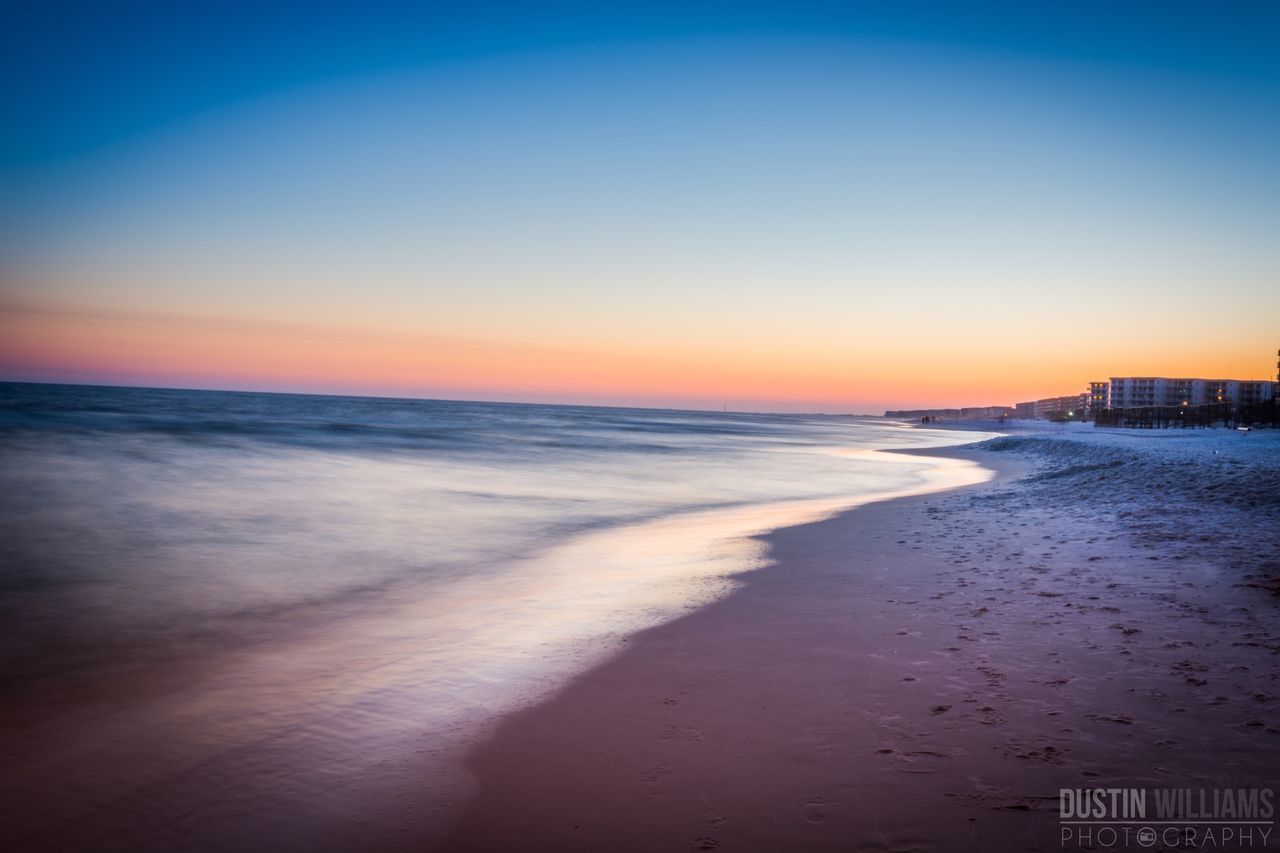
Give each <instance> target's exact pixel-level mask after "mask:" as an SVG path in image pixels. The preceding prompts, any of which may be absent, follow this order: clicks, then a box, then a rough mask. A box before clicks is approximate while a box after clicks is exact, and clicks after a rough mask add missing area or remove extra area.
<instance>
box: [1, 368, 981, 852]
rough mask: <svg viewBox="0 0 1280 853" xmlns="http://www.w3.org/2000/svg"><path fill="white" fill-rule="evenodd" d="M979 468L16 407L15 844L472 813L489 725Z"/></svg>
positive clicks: (7, 632)
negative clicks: (474, 780) (903, 502)
mask: <svg viewBox="0 0 1280 853" xmlns="http://www.w3.org/2000/svg"><path fill="white" fill-rule="evenodd" d="M988 437H990V436H989V435H988V434H985V433H977V432H966V431H959V430H935V429H924V428H919V427H913V426H907V425H904V424H900V423H895V422H889V421H885V420H883V419H880V418H868V417H854V416H819V415H796V414H749V413H739V412H704V411H677V410H656V409H629V408H603V407H589V406H559V405H529V404H511V403H484V402H458V401H447V400H416V399H386V398H363V397H335V396H308V395H296V394H270V393H236V392H222V391H185V390H168V389H146V388H116V387H97V386H78V385H46V384H24V383H3V384H0V703H2V706H0V707H2V708H3V710H0V729H3V730H4V732H5V735H3V736H0V737H3V740H4V746H3V748H4V751H5V755H6V762H5V764H6V767H5V769H3V770H0V783H3V784H4V789H5V791H6V794H7V796H6V800H7V802H8V805H9V806H10V807H11V808H14V814H13V815H12V816H11V818H12V819H11V821H10V826H11V828H13V827H14V826H16V827H17V830H18V831H19V833H20V834H21V833H27V835H28V836H29V837H41V836H40V833H42V832H49V831H51V830H50V827H52V826H54V825H62V826H65V825H66V824H67V822H68V821H70V822H72V823H73V824H74V825H76V826H83V827H87V828H88V829H86V830H85V831H86V832H105V831H107V827H108V826H110V827H111V828H112V829H113V830H114V831H121V830H120V822H119V821H118V820H116V821H114V822H113V819H112V817H111V816H112V815H116V816H117V817H118V816H119V815H120V814H127V815H128V816H129V819H128V821H126V822H125V823H126V824H127V825H129V826H130V827H134V828H140V829H138V830H137V831H138V832H139V833H142V834H140V835H138V836H137V837H138V838H147V839H150V840H153V841H154V840H156V839H159V840H160V842H161V846H163V842H164V841H165V839H166V838H170V837H171V838H172V839H181V838H185V837H189V833H190V832H191V831H200V832H204V833H215V834H216V833H221V835H220V836H218V837H219V838H221V840H222V842H224V843H226V844H236V843H238V842H240V841H243V840H245V839H242V838H239V837H238V836H237V835H236V833H237V832H240V831H243V832H246V833H248V832H254V833H261V832H264V831H265V832H270V829H269V827H270V825H271V824H272V823H273V822H275V823H278V824H279V827H278V828H279V830H280V834H279V836H278V837H279V838H288V839H289V840H290V843H296V844H297V845H298V849H308V848H310V849H317V847H318V846H323V845H320V844H319V842H320V841H323V840H330V841H331V840H332V839H333V838H334V837H335V836H334V835H333V834H332V833H335V832H340V831H355V830H353V829H352V827H355V826H358V825H362V824H363V823H368V822H370V821H372V822H375V823H376V822H379V821H383V822H386V821H392V822H394V821H397V820H399V821H410V822H412V821H427V822H429V821H430V820H431V819H433V818H432V816H433V815H439V814H444V813H445V812H447V811H448V810H449V809H451V808H455V807H456V806H457V804H458V803H459V802H460V801H461V800H463V799H465V795H466V792H467V785H468V777H467V774H466V772H465V767H464V761H463V758H464V756H465V750H466V748H467V746H468V745H470V744H472V743H474V742H475V741H476V740H477V739H478V738H481V737H483V736H484V733H485V731H486V730H487V729H488V727H490V726H492V725H493V723H494V722H495V721H496V720H497V719H498V718H499V717H500V716H501V715H502V714H504V713H507V712H509V711H511V710H513V709H515V708H518V707H521V706H522V705H526V704H528V703H531V702H536V701H538V700H539V699H541V698H544V697H546V696H547V695H549V694H550V693H551V692H553V691H554V690H555V689H557V688H558V687H559V686H562V685H563V684H564V683H565V682H566V680H567V679H569V678H571V677H572V676H573V675H575V674H577V673H580V672H582V671H584V670H586V669H588V668H589V667H590V666H591V665H592V664H594V663H596V662H598V661H600V660H601V659H602V658H603V657H605V656H607V655H608V654H610V653H612V652H613V651H615V650H617V649H618V648H619V647H620V645H621V644H622V643H623V642H624V641H625V638H626V637H627V636H628V635H630V634H633V633H634V632H636V631H638V630H641V629H643V628H645V627H649V626H652V625H656V624H659V623H661V622H664V621H667V620H670V619H673V618H678V617H680V616H681V615H683V614H685V613H688V612H690V611H692V610H694V609H696V608H698V607H699V606H702V605H705V604H706V603H708V602H710V601H713V600H715V599H716V598H718V597H720V596H723V595H726V594H730V593H731V592H732V589H733V587H734V585H735V583H737V582H738V581H737V580H736V578H737V577H739V576H740V575H741V574H742V573H744V572H748V571H751V570H754V569H757V568H759V567H761V566H762V565H764V564H765V563H767V558H768V555H767V550H766V547H765V545H764V544H763V543H762V542H761V540H760V539H759V538H757V537H758V535H759V534H761V533H763V532H766V531H768V530H770V529H775V528H778V527H782V526H789V525H792V524H797V523H801V522H804V521H811V520H815V519H818V518H821V517H823V516H826V515H830V514H832V513H834V512H837V511H839V510H841V509H845V508H848V507H853V506H856V505H858V504H860V503H866V502H868V501H872V500H881V499H886V498H890V497H895V496H900V495H906V494H915V493H921V492H925V491H931V490H936V489H942V488H950V487H953V486H957V485H961V484H964V483H971V482H977V481H980V480H982V479H985V478H987V477H988V476H989V472H986V471H984V470H983V469H981V468H979V467H977V466H975V465H972V464H971V463H966V462H959V461H955V460H947V459H944V458H940V457H935V456H930V457H923V456H908V455H903V454H899V453H890V452H886V451H900V450H908V451H909V450H912V449H922V448H935V447H942V446H946V445H955V444H962V443H966V442H970V441H976V440H981V439H984V438H988ZM406 791H412V792H413V793H411V794H407V795H406V793H405V792H406ZM406 796H407V797H408V798H409V800H411V801H412V806H411V807H410V806H408V805H406V803H407V802H408V801H406V800H404V799H401V800H399V801H396V800H394V799H393V798H394V797H401V798H403V797H406ZM24 803H25V804H26V805H25V806H22V807H21V808H19V807H18V805H21V804H24ZM192 803H198V804H199V807H198V808H195V807H192V806H191V804H192ZM352 803H363V804H364V805H363V806H360V807H357V806H353V805H352ZM15 804H17V805H15ZM353 810H355V811H358V812H359V814H354V813H351V812H353ZM410 813H412V815H411V814H410ZM406 815H410V816H408V817H406ZM14 820H16V821H17V823H16V824H14V823H13V821H14ZM77 822H78V823H77ZM95 827H96V829H95ZM339 827H346V829H345V830H340V829H339ZM130 831H132V830H130ZM166 833H169V835H166ZM308 833H311V835H310V836H309V835H308ZM316 833H329V834H327V835H324V836H318V835H315V834H316ZM211 837H212V836H211ZM123 838H124V843H125V846H128V843H129V837H128V836H127V835H126V836H123ZM352 843H356V839H355V837H354V836H353V837H352ZM143 846H144V847H145V846H146V845H143ZM285 846H288V845H285Z"/></svg>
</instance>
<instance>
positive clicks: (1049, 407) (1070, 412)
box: [1032, 394, 1089, 421]
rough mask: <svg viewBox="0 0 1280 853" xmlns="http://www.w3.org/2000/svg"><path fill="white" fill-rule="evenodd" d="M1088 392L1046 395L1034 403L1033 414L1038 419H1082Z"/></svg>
mask: <svg viewBox="0 0 1280 853" xmlns="http://www.w3.org/2000/svg"><path fill="white" fill-rule="evenodd" d="M1088 399H1089V395H1088V394H1068V395H1067V396H1066V397H1046V398H1044V399H1043V400H1036V401H1035V403H1033V404H1032V416H1033V417H1034V418H1035V419H1036V420H1038V421H1047V420H1054V421H1082V420H1084V411H1085V404H1086V403H1087V401H1088Z"/></svg>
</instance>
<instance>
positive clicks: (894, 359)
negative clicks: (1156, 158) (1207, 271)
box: [0, 302, 1269, 413]
mask: <svg viewBox="0 0 1280 853" xmlns="http://www.w3.org/2000/svg"><path fill="white" fill-rule="evenodd" d="M0 337H3V343H2V344H0V378H8V379H34V380H37V381H38V380H47V381H66V382H93V383H105V384H138V385H148V384H155V385H167V386H183V387H215V388H243V389H246V390H279V391H303V392H314V393H345V394H374V395H396V396H427V397H453V398H462V399H511V400H538V401H546V402H607V403H620V404H634V405H660V406H665V405H685V406H690V407H694V408H712V407H714V408H718V407H719V406H720V405H721V404H727V405H731V406H732V407H737V408H746V407H750V408H756V409H761V410H771V409H786V410H805V411H815V410H821V411H831V412H837V411H839V412H863V413H879V410H880V409H882V408H923V407H942V406H948V407H949V406H986V405H1012V404H1014V403H1016V402H1020V401H1023V400H1031V399H1038V398H1042V397H1049V396H1059V395H1066V394H1075V393H1080V392H1082V391H1084V390H1085V389H1086V388H1087V387H1088V386H1087V383H1088V382H1089V381H1091V380H1099V379H1103V380H1105V379H1107V378H1109V376H1111V375H1143V374H1151V375H1188V376H1209V375H1212V376H1224V377H1231V378H1242V379H1250V378H1264V377H1265V376H1266V373H1265V372H1264V371H1263V367H1264V366H1265V365H1266V362H1267V360H1268V356H1269V353H1268V352H1267V351H1265V350H1264V351H1262V352H1258V353H1253V352H1249V351H1246V350H1244V349H1243V348H1240V349H1239V350H1238V351H1232V352H1226V353H1221V352H1215V353H1208V352H1196V351H1194V350H1188V349H1186V348H1178V349H1175V350H1171V351H1169V352H1166V353H1159V352H1144V353H1141V354H1137V353H1128V354H1126V353H1121V352H1113V353H1110V354H1099V353H1097V352H1093V351H1090V352H1089V353H1087V354H1080V355H1076V354H1071V353H1067V354H1061V353H1059V354H1057V355H1055V356H1054V357H1050V356H1049V355H1047V354H1045V353H1040V352H1026V349H1025V345H1024V346H1022V347H1020V348H1019V349H1018V351H1017V357H1014V354H1013V353H1012V352H1011V351H1009V350H1007V349H1006V348H1003V347H995V348H991V347H985V346H979V345H973V346H970V347H957V346H956V345H955V344H954V342H943V343H944V344H945V346H943V347H920V346H918V345H916V344H914V343H913V342H910V341H904V342H902V343H901V345H899V346H897V347H896V348H895V347H892V345H891V344H887V343H885V342H884V341H876V342H874V345H867V344H866V343H860V342H858V341H855V340H851V341H849V342H848V343H847V345H845V346H838V345H832V344H831V343H830V342H827V343H823V342H807V343H806V342H796V341H787V340H781V339H772V340H771V339H769V338H768V337H767V336H765V335H761V336H760V338H759V339H757V340H753V341H750V342H749V345H739V346H737V347H733V348H730V347H727V346H723V345H721V346H719V347H716V346H710V345H707V344H706V343H705V342H700V341H693V342H690V343H687V344H684V345H681V344H680V342H678V341H673V342H669V343H667V344H665V345H663V346H655V347H653V348H651V349H645V348H643V347H641V346H637V345H635V344H634V343H633V342H628V341H619V342H618V343H617V344H615V345H612V346H608V345H602V344H594V345H590V346H587V345H583V344H581V343H578V344H568V343H566V344H562V345H561V344H552V345H547V344H543V343H540V342H537V341H532V340H531V341H505V342H499V341H486V340H478V339H470V338H466V337H448V336H432V335H408V334H404V333H398V332H387V331H376V330H369V329H349V328H328V327H323V326H316V325H311V326H309V325H305V324H293V323H273V322H268V321H262V322H258V321H253V322H244V321H237V320H212V319H208V318H195V317H189V316H182V315H162V314H154V315H145V314H124V313H114V314H113V313H110V312H101V311H99V312H95V311H92V310H88V309H83V310H82V309H73V308H69V307H67V306H55V305H45V304H38V303H30V302H28V303H6V304H3V305H0ZM946 348H950V354H949V357H944V356H943V355H940V350H942V349H946ZM1210 356H1216V357H1210Z"/></svg>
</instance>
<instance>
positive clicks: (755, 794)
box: [437, 428, 1280, 851]
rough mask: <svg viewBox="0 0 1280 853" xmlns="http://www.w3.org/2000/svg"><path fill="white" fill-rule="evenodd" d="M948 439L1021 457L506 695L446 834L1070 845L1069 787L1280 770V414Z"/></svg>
mask: <svg viewBox="0 0 1280 853" xmlns="http://www.w3.org/2000/svg"><path fill="white" fill-rule="evenodd" d="M945 455H948V456H963V457H967V458H971V459H974V460H978V461H980V462H981V463H982V464H984V465H988V466H991V467H993V468H995V469H996V470H997V472H998V473H999V476H998V478H997V479H995V480H994V481H992V482H990V483H988V484H984V485H981V486H975V487H970V488H966V489H962V490H957V491H953V492H947V493H942V494H936V495H929V496H922V497H913V498H905V499H900V500H895V501H891V502H887V503H880V504H872V505H869V506H864V507H860V508H858V509H855V510H853V511H850V512H848V513H845V514H843V515H839V516H837V517H835V518H832V519H829V520H826V521H821V522H818V523H814V524H809V525H804V526H801V527H793V528H789V529H783V530H778V531H775V532H773V533H771V534H768V535H767V536H766V537H765V542H766V544H767V545H768V547H769V549H770V555H771V558H772V559H771V562H770V564H769V565H768V566H767V567H766V568H763V569H761V570H758V571H754V572H752V573H749V574H747V575H744V576H743V577H742V578H741V580H742V585H741V587H740V588H739V589H738V590H736V591H735V592H734V593H732V594H731V595H729V596H728V597H726V598H724V599H721V600H719V601H717V602H715V603H713V604H711V605H709V606H707V607H705V608H703V609H701V610H698V611H696V612H694V613H691V614H690V615H688V616H686V617H683V618H681V619H678V620H676V621H674V622H670V623H668V624H665V625H662V626H659V627H656V628H653V629H650V630H647V631H644V632H642V633H639V634H637V635H634V636H633V637H631V638H630V639H629V640H628V642H627V648H626V650H625V651H624V652H622V653H621V654H619V655H617V656H616V657H614V658H612V659H610V660H608V661H607V662H605V663H604V664H602V665H600V666H598V667H597V668H595V669H593V670H591V671H590V672H588V673H586V674H584V675H582V676H581V677H579V678H577V679H576V680H574V681H573V682H572V683H571V684H570V685H569V686H568V687H567V688H565V689H564V690H563V691H561V692H560V693H558V694H557V695H556V696H555V697H554V698H552V699H551V700H550V701H547V702H545V703H543V704H540V705H537V706H534V707H532V708H529V709H526V710H524V711H521V712H518V713H516V714H514V715H512V716H510V717H508V718H506V719H505V720H504V721H503V723H502V724H501V725H500V726H499V727H498V728H497V730H496V731H495V732H494V734H493V736H492V737H491V738H490V739H489V740H488V741H486V742H485V743H484V744H483V745H481V746H479V747H478V748H476V749H475V750H474V751H473V752H472V753H471V754H470V755H469V757H468V760H467V763H468V767H469V768H470V769H471V770H472V771H473V772H474V774H475V775H476V776H477V778H478V780H479V794H478V795H477V796H476V797H475V799H474V800H473V801H472V802H470V804H469V805H468V806H467V808H466V810H465V812H464V813H463V814H462V816H461V818H460V820H459V821H458V822H457V823H456V825H455V826H454V828H453V830H452V832H451V834H450V835H449V837H448V839H447V840H446V841H445V842H444V843H443V844H441V845H437V846H438V849H441V850H449V851H455V850H456V851H464V850H475V851H479V850H486V851H489V850H563V851H573V850H584V851H585V850H623V851H632V850H634V851H672V850H690V849H693V850H698V849H702V850H708V849H724V850H743V851H756V850H760V851H764V850H771V851H773V850H777V851H791V850H1060V849H1063V847H1062V845H1061V838H1060V830H1061V827H1060V825H1059V818H1058V793H1059V790H1060V789H1061V788H1080V787H1192V788H1201V787H1204V788H1213V787H1226V786H1233V787H1252V786H1264V787H1278V785H1277V783H1280V714H1277V709H1278V708H1280V606H1278V605H1280V599H1277V596H1276V589H1277V585H1276V579H1277V578H1278V577H1280V559H1278V558H1277V548H1276V545H1277V538H1278V537H1280V434H1277V433H1274V432H1273V433H1254V434H1252V435H1249V436H1243V435H1238V434H1234V433H1227V432H1225V431H1208V432H1198V433H1191V432H1182V433H1175V432H1165V433H1158V434H1153V433H1149V432H1148V433H1140V434H1135V433H1121V432H1116V433H1107V432H1105V431H1098V430H1093V429H1092V428H1084V429H1076V428H1071V429H1062V428H1060V429H1054V430H1049V429H1043V428H1042V429H1034V430H1030V431H1026V432H1023V433H1017V434H1015V435H1013V436H1011V437H1009V438H1004V439H996V440H995V441H994V442H989V443H986V444H983V445H979V446H975V447H973V448H969V449H964V450H948V451H945ZM1272 843H1278V842H1277V840H1276V839H1275V838H1273V839H1272Z"/></svg>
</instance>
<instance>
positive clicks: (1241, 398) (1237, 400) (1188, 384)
mask: <svg viewBox="0 0 1280 853" xmlns="http://www.w3.org/2000/svg"><path fill="white" fill-rule="evenodd" d="M1090 387H1092V384H1091V386H1090ZM1274 394H1275V386H1274V385H1273V384H1272V383H1271V382H1265V381H1260V380H1247V379H1196V378H1192V377H1167V376H1113V377H1111V384H1110V389H1109V395H1108V408H1113V409H1137V408H1143V407H1148V406H1204V405H1210V404H1215V403H1226V404H1228V405H1232V406H1248V405H1252V404H1255V403H1261V402H1264V401H1266V400H1271V399H1273V397H1274Z"/></svg>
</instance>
